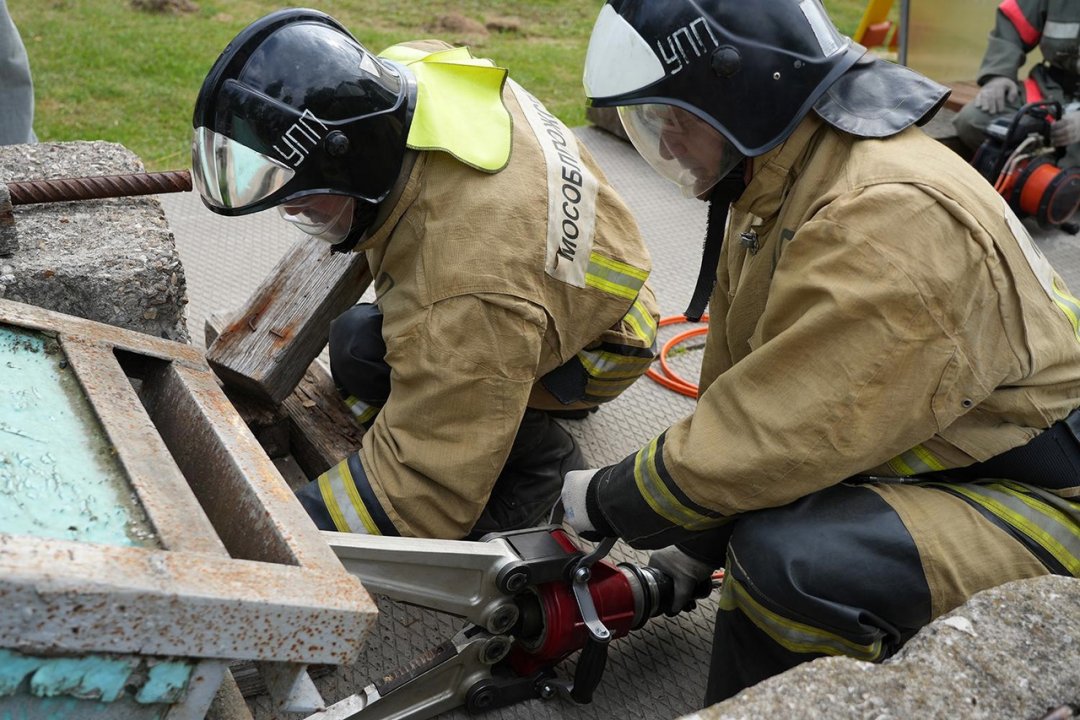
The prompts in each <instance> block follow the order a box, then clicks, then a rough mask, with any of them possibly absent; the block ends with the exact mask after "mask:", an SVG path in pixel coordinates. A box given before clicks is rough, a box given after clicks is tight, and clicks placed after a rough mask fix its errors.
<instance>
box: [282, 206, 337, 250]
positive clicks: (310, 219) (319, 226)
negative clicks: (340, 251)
mask: <svg viewBox="0 0 1080 720" xmlns="http://www.w3.org/2000/svg"><path fill="white" fill-rule="evenodd" d="M355 208H356V198H352V197H349V196H348V195H305V196H304V197H301V198H296V199H295V200H290V201H288V202H286V203H283V204H281V205H278V212H279V213H281V217H282V218H283V219H284V220H285V221H286V222H289V223H292V224H293V225H295V226H296V227H298V228H300V229H301V230H303V231H304V232H306V233H307V234H308V235H310V236H312V237H313V238H316V239H318V240H325V241H326V242H328V243H335V244H336V243H339V242H341V241H342V240H344V239H345V236H346V235H348V234H349V229H350V228H351V227H352V222H353V211H354V209H355Z"/></svg>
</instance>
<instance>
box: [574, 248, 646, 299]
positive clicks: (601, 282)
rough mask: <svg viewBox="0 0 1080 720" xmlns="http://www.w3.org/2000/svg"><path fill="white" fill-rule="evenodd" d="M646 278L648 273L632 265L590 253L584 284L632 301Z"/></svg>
mask: <svg viewBox="0 0 1080 720" xmlns="http://www.w3.org/2000/svg"><path fill="white" fill-rule="evenodd" d="M648 276H649V273H647V272H646V271H644V270H641V269H639V268H636V267H634V266H633V265H627V264H626V263H624V262H620V261H618V260H613V259H611V258H608V257H604V256H603V255H600V254H598V253H592V254H591V255H589V267H588V270H586V272H585V284H586V285H588V286H589V287H594V288H596V289H598V290H603V291H604V292H606V293H610V294H612V295H617V296H618V297H621V298H626V299H627V300H633V299H634V298H636V297H637V295H638V292H639V291H640V290H641V286H642V285H644V284H645V278H647V277H648Z"/></svg>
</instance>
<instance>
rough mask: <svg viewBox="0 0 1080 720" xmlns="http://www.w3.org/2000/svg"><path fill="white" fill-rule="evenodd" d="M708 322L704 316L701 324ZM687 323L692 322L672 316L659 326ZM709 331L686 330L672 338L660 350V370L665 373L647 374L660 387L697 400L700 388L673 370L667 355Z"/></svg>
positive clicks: (679, 316)
mask: <svg viewBox="0 0 1080 720" xmlns="http://www.w3.org/2000/svg"><path fill="white" fill-rule="evenodd" d="M708 321H709V316H708V315H703V316H702V318H701V322H708ZM685 322H690V321H689V320H687V319H686V318H685V317H683V316H682V315H672V316H671V317H666V318H662V319H661V320H660V322H659V323H658V324H659V326H660V327H663V326H665V325H673V324H676V323H685ZM708 331H709V328H708V327H695V328H690V329H689V330H684V331H682V332H680V333H679V334H677V335H675V336H674V337H672V338H671V339H670V340H668V341H667V342H665V343H664V346H663V347H662V348H661V349H660V369H661V370H662V371H663V373H659V372H657V371H656V370H653V369H652V368H649V369H648V370H646V371H645V374H646V375H648V376H649V377H650V378H651V379H653V380H654V381H656V382H657V383H659V384H660V385H663V386H664V387H666V388H667V389H668V390H674V391H675V392H677V393H679V394H680V395H686V396H687V397H692V398H695V399H696V398H697V395H698V386H697V385H696V384H695V383H692V382H690V381H689V380H687V379H686V378H684V377H682V376H680V375H679V374H678V373H676V372H675V371H674V370H672V369H671V367H670V366H669V365H668V361H667V355H668V353H669V352H670V351H671V349H672V348H674V347H675V346H676V345H678V344H679V343H681V342H684V341H685V340H688V339H690V338H692V337H697V336H698V335H704V334H705V333H707V332H708Z"/></svg>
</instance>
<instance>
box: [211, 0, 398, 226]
mask: <svg viewBox="0 0 1080 720" xmlns="http://www.w3.org/2000/svg"><path fill="white" fill-rule="evenodd" d="M415 94H416V92H415V85H414V83H413V82H412V81H411V79H410V77H409V75H408V73H407V71H405V70H404V69H403V68H401V67H400V66H397V65H395V64H393V63H390V62H388V61H386V60H382V59H380V58H378V57H377V56H375V55H374V54H372V53H370V52H368V51H367V50H366V49H365V48H364V46H363V45H361V44H360V43H359V42H358V41H357V40H356V39H355V38H354V37H353V36H352V35H351V34H350V33H349V32H348V31H347V30H346V29H345V28H344V27H343V26H342V25H341V24H340V23H338V22H337V21H336V20H334V19H333V18H331V17H330V16H328V15H326V14H325V13H322V12H319V11H317V10H310V9H301V8H291V9H286V10H279V11H277V12H274V13H271V14H269V15H267V16H265V17H263V18H261V19H259V20H257V21H255V22H254V23H252V24H251V25H249V26H248V27H247V28H245V29H244V30H242V31H241V32H240V34H239V35H237V36H236V38H234V39H233V41H232V42H230V43H229V45H228V46H227V47H226V48H225V50H224V51H223V52H222V53H221V56H220V57H218V59H217V61H216V62H215V63H214V65H213V67H212V68H211V69H210V72H209V73H208V74H207V76H206V79H205V80H204V82H203V85H202V89H201V90H200V91H199V95H198V99H197V100H196V103H195V113H194V117H193V119H192V125H193V127H194V138H193V141H192V176H193V181H194V184H195V186H196V188H197V189H198V191H199V193H200V195H201V196H202V199H203V202H204V203H205V204H206V206H207V207H209V208H210V209H211V210H213V211H214V212H216V213H220V214H222V215H244V214H247V213H253V212H258V211H260V210H265V209H267V208H271V207H278V208H279V209H280V210H281V211H282V216H283V217H284V218H285V219H286V220H289V221H291V222H294V223H296V224H297V225H299V226H300V227H301V229H303V230H305V232H308V233H309V234H311V235H314V236H316V237H320V238H322V239H324V240H328V241H330V242H333V243H337V244H339V246H344V247H351V246H352V245H355V244H356V242H357V241H358V240H359V239H360V237H361V236H362V235H363V233H364V232H365V231H366V230H367V229H368V226H369V225H370V224H371V222H372V220H373V218H374V217H375V213H376V209H377V208H378V205H379V203H380V202H382V201H383V200H385V199H386V197H387V196H388V195H389V194H390V191H391V189H392V188H393V187H394V184H395V182H396V180H397V178H398V174H399V172H400V171H401V167H402V160H403V157H404V154H405V140H406V134H407V131H408V125H409V120H410V117H411V108H412V106H413V104H414V103H415Z"/></svg>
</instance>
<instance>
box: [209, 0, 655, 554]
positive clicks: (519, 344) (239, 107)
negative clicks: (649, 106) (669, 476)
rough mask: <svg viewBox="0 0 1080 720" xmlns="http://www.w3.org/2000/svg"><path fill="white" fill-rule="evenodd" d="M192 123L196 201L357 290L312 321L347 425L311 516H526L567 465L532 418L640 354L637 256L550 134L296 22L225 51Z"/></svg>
mask: <svg viewBox="0 0 1080 720" xmlns="http://www.w3.org/2000/svg"><path fill="white" fill-rule="evenodd" d="M194 131H195V132H194V144H193V158H192V168H193V179H194V182H195V185H196V187H197V188H198V190H199V192H200V193H201V195H202V198H203V200H204V202H205V204H206V205H207V206H208V207H209V208H210V209H211V210H213V211H214V212H217V213H221V214H224V215H240V214H244V213H251V212H257V211H260V210H265V209H268V208H274V207H276V208H278V209H279V211H280V212H281V214H282V217H283V218H284V219H285V220H286V221H288V222H290V223H292V224H294V225H296V226H297V227H299V228H300V229H302V230H304V231H305V232H307V233H308V234H310V235H311V236H312V237H314V238H317V239H319V240H322V241H326V242H328V243H331V244H332V245H333V246H334V248H335V249H337V250H340V251H345V250H359V251H364V252H365V253H366V254H367V260H368V264H369V266H370V268H371V274H372V277H373V278H374V282H373V286H374V289H375V293H376V300H375V302H374V303H361V304H359V305H356V306H355V307H354V308H352V309H351V310H349V311H347V312H346V313H344V314H343V315H342V316H340V317H339V318H337V319H336V320H335V321H334V323H333V325H332V326H331V328H330V331H329V343H330V345H329V354H330V365H331V372H332V374H333V376H334V379H335V381H336V382H337V384H338V385H339V387H340V388H341V389H342V392H343V395H344V396H345V397H346V402H347V403H348V405H349V406H350V407H351V408H352V410H353V412H354V414H355V415H356V417H357V419H358V420H359V421H360V422H361V423H363V424H364V425H365V426H366V427H367V428H368V429H367V431H366V433H365V434H364V437H363V441H362V446H361V447H360V448H359V449H358V450H357V451H356V452H355V453H353V454H352V455H350V456H349V457H347V458H344V459H343V460H342V461H341V462H340V463H339V464H338V465H337V466H336V467H334V468H332V469H331V470H329V471H327V472H326V473H324V474H323V475H322V476H321V477H319V478H318V479H316V480H314V481H312V482H311V484H310V485H308V486H307V487H306V488H304V489H302V490H301V491H300V492H299V493H298V496H299V499H300V501H301V503H302V504H303V506H304V508H305V509H306V510H307V511H308V513H309V514H310V515H311V517H312V518H313V519H314V521H315V523H316V525H318V526H319V527H320V528H322V529H326V530H339V531H345V532H357V533H369V534H383V535H407V536H418V537H437V538H448V539H454V538H463V537H470V538H475V537H479V536H482V535H483V534H485V533H488V532H493V531H505V530H514V529H520V528H526V527H533V526H536V525H539V524H544V523H546V522H548V521H549V520H550V519H551V518H552V514H551V513H552V510H553V507H554V506H555V505H556V504H557V501H558V498H559V492H560V489H561V487H562V477H563V475H564V474H565V473H566V472H567V471H568V470H571V469H574V468H580V467H583V466H584V461H583V459H582V456H581V453H580V451H579V450H578V448H577V446H576V444H575V442H574V440H573V438H572V437H571V436H570V434H569V433H568V432H567V431H566V430H565V429H563V428H562V427H560V425H559V424H558V423H557V422H556V421H555V419H554V418H555V417H570V416H578V417H580V416H583V415H584V414H586V413H588V412H590V411H591V410H592V409H595V408H596V407H597V406H599V405H600V404H602V403H604V402H607V401H609V400H611V399H613V398H615V397H617V396H618V395H619V394H620V393H621V392H623V391H624V390H625V389H626V388H627V387H629V386H630V385H631V384H632V383H633V382H634V381H635V380H636V379H637V378H638V377H640V376H641V375H643V374H644V373H645V371H646V370H647V369H648V367H649V365H650V363H651V362H652V360H653V358H654V357H655V356H656V347H655V345H656V343H655V339H656V328H657V322H658V311H657V307H656V302H655V299H654V298H653V294H652V291H651V290H650V289H649V286H648V285H647V284H646V278H647V276H648V274H649V269H650V261H649V257H648V253H647V251H646V249H645V246H644V243H643V241H642V238H641V235H640V233H639V230H638V227H637V224H636V223H635V221H634V218H633V216H632V215H631V213H630V211H629V210H628V209H627V207H626V206H625V205H624V204H623V202H622V200H621V199H620V198H619V197H618V196H617V195H616V193H615V191H614V190H613V189H612V187H611V186H610V185H609V184H608V183H607V181H606V180H605V178H604V176H603V174H602V173H601V172H600V169H599V168H598V167H597V165H596V164H595V163H594V162H593V160H592V158H591V157H590V155H589V153H588V152H587V150H586V149H585V148H584V147H583V146H582V145H581V144H580V143H579V142H578V141H577V139H576V137H575V136H574V134H573V133H572V132H571V131H570V130H569V129H568V128H567V127H566V126H565V125H563V124H562V123H561V122H560V121H559V120H558V119H557V118H555V117H554V116H553V115H552V114H551V113H550V112H549V111H548V110H547V109H546V108H544V106H543V105H542V104H541V103H540V102H539V101H538V100H537V99H536V98H535V97H533V96H532V95H530V94H529V93H528V92H527V91H526V90H525V89H524V88H522V87H521V86H520V85H518V84H517V83H515V82H514V81H513V80H511V79H509V78H508V77H507V72H506V71H505V70H504V69H502V68H498V67H495V66H494V65H493V64H492V63H491V62H490V61H488V60H482V59H477V58H474V57H473V56H472V55H471V54H470V53H469V51H468V50H467V49H466V48H452V47H451V46H449V45H447V44H445V43H441V42H437V41H422V42H413V43H406V44H402V45H395V46H394V47H391V48H390V49H388V50H386V51H385V52H383V53H382V54H381V55H379V56H376V55H374V54H372V53H370V52H368V51H367V50H366V49H365V48H364V47H363V46H362V45H361V44H360V43H359V42H357V40H356V39H355V38H354V37H353V36H352V35H351V34H350V33H349V32H348V31H347V30H346V29H345V28H344V27H342V26H341V25H340V24H339V23H338V22H337V21H335V20H334V19H332V18H330V17H329V16H327V15H325V14H323V13H320V12H317V11H314V10H302V9H291V10H282V11H279V12H276V13H272V14H270V15H268V16H266V17H264V18H262V19H260V20H258V21H256V22H255V23H253V24H252V25H251V26H249V27H248V28H246V29H245V30H243V31H242V32H241V33H240V35H239V36H237V38H236V39H235V40H233V42H232V43H230V44H229V46H228V47H227V48H226V50H225V51H224V53H223V54H222V55H221V57H220V58H218V60H217V62H216V63H214V66H213V67H212V68H211V70H210V72H209V73H208V75H207V77H206V80H205V82H204V84H203V86H202V89H201V91H200V93H199V96H198V100H197V103H196V107H195V113H194Z"/></svg>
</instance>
